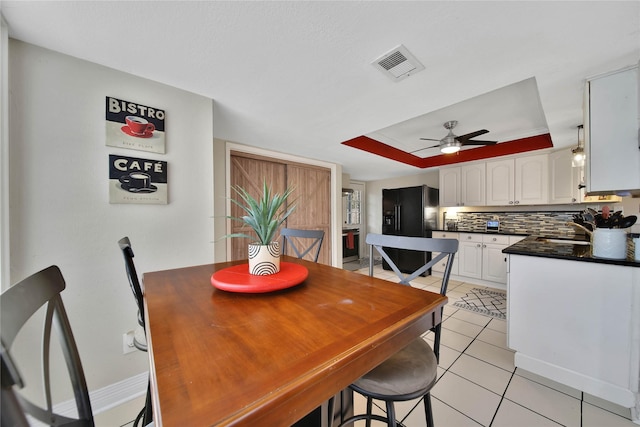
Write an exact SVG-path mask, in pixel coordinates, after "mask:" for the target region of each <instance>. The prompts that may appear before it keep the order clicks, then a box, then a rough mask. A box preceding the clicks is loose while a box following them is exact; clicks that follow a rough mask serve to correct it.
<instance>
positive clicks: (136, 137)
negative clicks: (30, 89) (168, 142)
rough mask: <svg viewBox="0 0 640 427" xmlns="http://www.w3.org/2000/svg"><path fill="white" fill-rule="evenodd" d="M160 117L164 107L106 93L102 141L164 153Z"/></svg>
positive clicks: (163, 136)
mask: <svg viewBox="0 0 640 427" xmlns="http://www.w3.org/2000/svg"><path fill="white" fill-rule="evenodd" d="M164 120H165V112H164V110H161V109H159V108H154V107H149V106H146V105H141V104H136V103H134V102H131V101H124V100H122V99H117V98H113V97H111V96H107V97H106V132H107V138H106V144H107V145H108V146H110V147H119V148H127V149H130V150H139V151H148V152H151V153H160V154H164V153H165V151H166V149H165V135H164V133H165V127H164V124H165V123H164Z"/></svg>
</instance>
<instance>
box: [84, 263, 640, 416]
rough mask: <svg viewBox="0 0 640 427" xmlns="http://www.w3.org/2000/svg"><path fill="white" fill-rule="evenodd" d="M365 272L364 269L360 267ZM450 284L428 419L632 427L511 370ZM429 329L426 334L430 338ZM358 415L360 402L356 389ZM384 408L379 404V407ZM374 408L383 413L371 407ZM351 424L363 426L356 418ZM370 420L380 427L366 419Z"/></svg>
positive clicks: (593, 403) (133, 409)
mask: <svg viewBox="0 0 640 427" xmlns="http://www.w3.org/2000/svg"><path fill="white" fill-rule="evenodd" d="M358 272H359V273H362V274H368V269H362V270H359V271H358ZM375 275H376V276H377V277H380V278H383V279H388V280H393V281H396V280H394V278H395V275H394V273H393V272H391V271H385V270H382V268H381V267H376V269H375ZM412 286H414V287H419V288H422V289H425V290H428V291H433V292H439V291H440V289H439V278H436V277H431V276H427V277H419V278H417V279H416V280H414V282H413V283H412ZM478 287H480V288H483V286H478V285H473V284H469V283H465V282H458V281H454V280H451V281H450V282H449V290H448V293H447V295H448V297H449V304H448V305H447V306H446V307H445V309H444V319H443V323H442V341H441V347H440V349H441V350H440V366H439V368H438V382H437V383H436V385H435V387H434V389H433V390H432V392H431V400H432V405H433V416H434V422H435V424H436V426H438V427H459V426H460V427H462V426H491V427H534V426H567V427H625V426H626V427H638V425H637V424H634V423H633V422H631V421H630V410H629V409H628V408H622V407H619V406H616V405H613V404H611V403H609V402H606V401H603V400H601V399H598V398H596V397H593V396H589V395H587V394H585V393H581V392H580V391H578V390H574V389H571V388H569V387H566V386H564V385H561V384H558V383H555V382H553V381H551V380H548V379H546V378H542V377H539V376H537V375H535V374H532V373H530V372H526V371H523V370H521V369H517V368H516V367H515V366H514V362H513V352H512V351H511V350H509V348H508V347H507V345H506V322H505V321H504V320H499V319H495V318H491V317H487V316H483V315H480V314H476V313H472V312H469V311H465V310H462V309H458V308H457V307H453V305H452V304H453V303H454V302H455V301H456V300H457V299H458V298H460V297H461V296H463V295H464V294H466V293H467V292H468V291H469V290H470V289H471V288H478ZM431 335H432V334H431V333H427V334H425V336H424V339H426V340H428V341H432V337H431ZM143 398H144V397H142V398H139V399H136V400H134V401H132V402H129V403H127V404H125V405H121V406H119V407H117V408H114V409H113V410H111V411H108V412H106V413H102V414H98V416H97V417H96V425H97V427H113V426H131V425H132V423H133V419H134V418H135V416H136V415H137V413H138V411H139V410H140V408H141V407H142V404H143V403H144V402H143ZM354 406H355V411H356V413H363V412H364V406H365V400H364V399H363V398H362V397H360V396H359V395H357V394H356V397H355V403H354ZM382 407H384V406H382ZM375 411H377V413H380V414H383V413H384V411H383V410H382V409H380V408H379V407H376V408H375ZM396 412H397V416H398V419H399V420H401V421H402V422H403V424H404V425H405V426H407V427H423V426H425V425H426V423H425V420H424V406H423V404H422V402H421V401H419V400H415V401H410V402H403V403H399V404H396ZM355 425H356V426H357V427H360V426H362V425H364V421H363V422H357V423H356V424H355ZM372 425H373V426H376V425H382V424H381V423H376V422H374V423H372Z"/></svg>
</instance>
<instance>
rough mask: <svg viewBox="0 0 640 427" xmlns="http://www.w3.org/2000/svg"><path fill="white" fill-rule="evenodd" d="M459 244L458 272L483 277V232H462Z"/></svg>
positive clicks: (478, 277) (462, 274) (477, 277)
mask: <svg viewBox="0 0 640 427" xmlns="http://www.w3.org/2000/svg"><path fill="white" fill-rule="evenodd" d="M458 239H459V240H460V246H458V259H459V264H458V274H460V276H465V277H473V278H476V279H481V278H482V234H467V233H460V235H459V238H458Z"/></svg>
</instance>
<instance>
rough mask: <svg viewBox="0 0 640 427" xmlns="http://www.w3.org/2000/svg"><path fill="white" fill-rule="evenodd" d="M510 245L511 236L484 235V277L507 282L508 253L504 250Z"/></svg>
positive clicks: (493, 280)
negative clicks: (504, 252)
mask: <svg viewBox="0 0 640 427" xmlns="http://www.w3.org/2000/svg"><path fill="white" fill-rule="evenodd" d="M507 246H509V236H499V235H495V236H494V235H486V234H485V235H483V236H482V279H483V280H489V281H491V282H498V283H507V255H506V254H503V253H502V250H503V249H505V248H506V247H507Z"/></svg>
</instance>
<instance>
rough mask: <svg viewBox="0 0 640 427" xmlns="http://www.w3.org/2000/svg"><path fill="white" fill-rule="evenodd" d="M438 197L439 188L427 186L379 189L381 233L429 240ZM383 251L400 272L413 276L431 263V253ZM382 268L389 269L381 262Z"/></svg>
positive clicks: (434, 225)
mask: <svg viewBox="0 0 640 427" xmlns="http://www.w3.org/2000/svg"><path fill="white" fill-rule="evenodd" d="M438 197H439V194H438V189H437V188H431V187H428V186H426V185H420V186H417V187H405V188H393V189H384V190H382V234H391V235H395V236H413V237H431V235H432V232H433V230H435V229H436V228H437V226H438V224H437V221H438ZM385 251H386V252H387V253H388V254H389V257H390V258H391V259H392V260H393V262H394V263H395V264H396V265H397V266H398V268H399V269H400V271H402V272H403V273H413V272H414V271H415V270H417V269H418V268H420V267H422V266H423V265H424V264H425V263H427V262H428V261H430V260H431V252H419V251H409V250H404V249H394V248H385ZM382 267H383V268H384V269H385V270H391V267H390V266H389V264H388V263H387V262H386V261H384V260H383V262H382ZM429 274H431V271H429Z"/></svg>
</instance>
